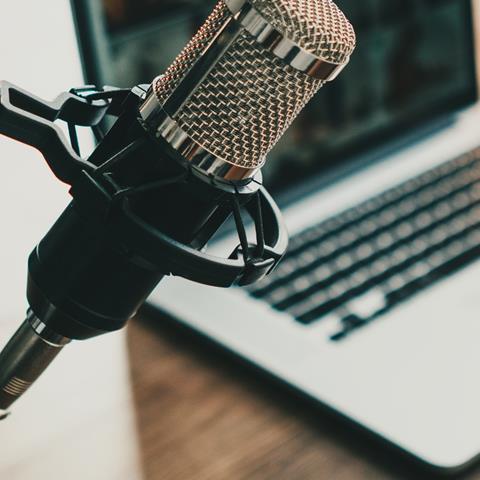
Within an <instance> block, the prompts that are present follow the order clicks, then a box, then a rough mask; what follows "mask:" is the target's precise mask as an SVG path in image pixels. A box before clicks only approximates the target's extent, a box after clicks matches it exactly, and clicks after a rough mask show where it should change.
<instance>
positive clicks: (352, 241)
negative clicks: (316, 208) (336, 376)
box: [249, 148, 480, 341]
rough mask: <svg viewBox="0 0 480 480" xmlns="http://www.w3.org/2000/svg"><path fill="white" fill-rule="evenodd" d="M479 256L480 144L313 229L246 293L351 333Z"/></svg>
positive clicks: (339, 334)
mask: <svg viewBox="0 0 480 480" xmlns="http://www.w3.org/2000/svg"><path fill="white" fill-rule="evenodd" d="M479 253H480V148H479V149H476V150H474V151H472V152H470V153H468V154H465V155H462V156H461V157H458V158H456V159H454V160H452V161H449V162H447V163H445V164H442V165H440V166H439V167H436V168H434V169H432V170H430V171H427V172H426V173H424V174H422V175H420V176H418V177H415V178H413V179H411V180H409V181H407V182H405V183H403V184H401V185H399V186H397V187H394V188H392V189H390V190H387V191H385V192H384V193H382V194H380V195H378V196H375V197H373V198H371V199H369V200H367V201H366V202H364V203H362V204H360V205H358V206H356V207H354V208H351V209H349V210H346V211H344V212H343V213H340V214H339V215H337V216H335V217H332V218H330V219H328V220H326V221H323V222H322V223H320V224H318V225H315V226H313V227H311V228H309V229H307V230H305V231H303V232H301V233H300V234H298V235H296V236H294V237H293V238H292V239H291V241H290V249H289V252H288V253H287V255H286V257H285V259H284V260H283V261H282V263H281V264H280V265H279V267H278V268H277V270H276V271H275V272H273V274H272V275H271V276H269V277H268V278H266V279H264V280H263V281H261V282H259V283H257V284H256V285H254V286H252V287H250V288H249V292H250V294H251V295H252V296H253V297H255V298H257V299H260V300H262V301H265V302H268V303H269V304H270V305H271V306H272V307H273V308H275V309H277V310H279V311H281V312H286V313H289V314H290V315H292V316H293V317H294V318H295V319H296V320H297V321H298V322H300V323H302V324H306V325H310V324H314V323H315V322H321V321H322V320H325V319H326V318H329V317H330V318H331V317H332V316H335V317H336V318H338V320H339V321H338V331H334V332H333V334H332V336H331V339H332V340H334V341H339V340H342V339H344V338H346V337H347V336H348V335H350V334H351V333H352V332H354V331H356V330H357V329H358V328H361V327H363V326H365V325H367V324H369V323H370V322H372V321H373V320H374V319H376V318H378V317H379V316H381V315H382V314H384V313H385V312H387V311H389V310H390V309H392V308H394V307H395V306H396V305H398V304H399V303H400V302H402V301H405V300H407V299H408V298H410V297H411V296H413V295H415V294H417V293H418V292H419V291H420V290H422V289H424V288H427V287H428V286H429V285H432V284H433V283H434V282H436V281H438V280H440V279H442V278H444V277H445V276H447V275H449V274H451V273H453V272H454V271H456V270H458V269H459V268H461V267H463V266H465V265H466V264H468V263H470V262H472V261H473V260H475V259H476V258H477V256H478V255H479Z"/></svg>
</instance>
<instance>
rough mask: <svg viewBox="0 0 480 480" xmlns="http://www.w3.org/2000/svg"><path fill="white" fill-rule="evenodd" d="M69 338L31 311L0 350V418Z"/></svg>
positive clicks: (5, 414) (45, 367)
mask: <svg viewBox="0 0 480 480" xmlns="http://www.w3.org/2000/svg"><path fill="white" fill-rule="evenodd" d="M69 342H70V339H68V338H65V337H62V336H61V335H58V334H56V333H55V332H53V331H52V330H50V329H49V328H48V327H47V326H46V325H45V324H44V323H43V322H42V321H41V320H40V319H39V318H37V317H36V316H35V315H34V314H33V312H32V311H29V312H28V315H27V319H26V320H25V321H24V322H23V323H22V325H21V326H20V328H19V329H18V330H17V332H16V333H15V335H14V336H13V337H12V338H11V340H10V341H9V342H8V344H7V345H6V347H5V348H4V349H3V351H2V352H1V353H0V420H3V419H4V418H6V417H7V416H8V413H9V412H8V408H9V407H10V406H11V405H12V404H13V402H15V401H16V400H18V398H20V397H21V396H22V395H23V394H24V393H25V392H26V391H27V390H28V388H29V387H30V386H31V385H32V384H33V383H34V382H35V381H36V380H37V379H38V377H40V375H41V374H42V373H43V372H44V371H45V370H46V369H47V367H48V366H49V365H50V363H52V361H53V360H54V359H55V357H56V356H57V355H58V354H59V353H60V352H61V350H62V349H63V347H64V346H65V345H67V344H68V343H69Z"/></svg>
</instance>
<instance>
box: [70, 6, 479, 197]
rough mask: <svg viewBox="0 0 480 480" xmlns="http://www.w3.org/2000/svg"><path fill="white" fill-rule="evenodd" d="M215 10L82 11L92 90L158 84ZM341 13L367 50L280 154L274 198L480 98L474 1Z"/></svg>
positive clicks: (273, 174) (269, 175)
mask: <svg viewBox="0 0 480 480" xmlns="http://www.w3.org/2000/svg"><path fill="white" fill-rule="evenodd" d="M214 3H215V2H214V1H212V0H208V1H205V0H83V2H82V1H80V2H73V4H74V8H75V9H77V14H78V19H79V20H81V22H83V24H82V23H79V33H80V40H81V46H82V48H83V52H84V58H85V60H86V63H87V64H86V65H85V67H86V72H87V77H88V80H89V81H91V82H100V83H102V82H104V83H109V84H114V85H119V86H132V85H134V84H137V83H148V82H150V81H151V80H152V79H153V78H154V77H155V76H157V75H158V74H159V73H161V72H162V71H164V70H165V69H166V67H167V66H168V65H169V64H170V63H171V62H172V60H173V59H174V58H175V56H176V55H177V54H178V53H179V51H180V50H181V49H182V48H183V46H184V45H185V44H186V43H187V42H188V40H189V39H190V38H191V37H192V35H193V34H194V33H195V31H196V29H197V28H198V26H199V25H200V24H201V23H202V22H203V20H204V18H205V16H206V14H208V11H209V9H211V8H212V6H213V5H214ZM336 3H337V4H338V5H339V7H340V8H341V9H342V10H343V11H344V12H345V13H346V15H347V17H348V18H349V19H350V20H351V22H352V23H353V25H354V27H355V30H356V32H357V37H358V42H357V43H358V47H357V49H356V51H355V53H354V55H353V57H352V60H351V62H350V64H349V66H348V67H347V68H346V70H344V72H343V73H342V74H341V76H340V77H339V78H338V79H337V80H336V81H335V82H333V83H332V84H328V85H327V86H325V87H324V88H323V89H322V90H321V91H320V94H319V95H318V96H317V97H316V98H315V99H314V101H312V102H311V103H310V104H309V106H308V107H307V109H306V110H305V111H304V112H303V114H302V115H301V116H300V117H299V119H298V120H297V121H296V122H295V124H294V126H293V127H292V128H291V129H290V130H289V132H288V133H287V135H286V136H285V138H284V139H283V140H282V141H281V142H280V144H279V145H278V146H277V147H276V148H275V149H274V151H273V152H272V153H271V156H270V160H269V162H268V163H267V167H266V168H265V176H266V183H267V186H268V187H269V188H270V189H272V190H273V191H274V192H279V191H280V190H283V189H286V188H289V187H293V186H294V185H296V184H299V183H303V182H305V181H306V180H307V179H308V180H310V179H311V178H313V177H314V176H317V175H321V174H322V172H325V170H326V169H329V168H331V167H332V166H334V165H338V164H339V163H342V162H345V161H347V160H349V159H350V158H352V157H353V156H354V155H356V154H358V153H360V152H362V151H365V150H368V149H371V148H373V147H375V146H378V145H381V144H382V143H383V142H386V141H388V140H391V139H392V138H394V137H396V136H399V135H403V134H406V133H408V132H411V131H412V130H414V129H416V128H418V127H419V125H421V124H426V123H427V122H430V121H432V120H434V119H438V118H440V117H443V116H445V115H446V114H448V113H450V112H453V111H456V110H458V109H459V108H460V107H462V106H465V105H468V104H469V103H471V102H473V101H474V100H475V98H476V76H475V65H474V64H475V62H474V51H473V28H472V15H471V4H470V0H388V1H385V0H362V1H358V0H338V1H337V2H336ZM82 9H83V10H85V9H90V13H89V14H86V12H85V11H82ZM99 18H100V21H99ZM85 22H86V23H85ZM88 22H90V23H92V24H95V25H96V26H95V28H92V26H91V25H88ZM102 52H103V53H102ZM100 55H102V56H101V61H100V60H99V58H100Z"/></svg>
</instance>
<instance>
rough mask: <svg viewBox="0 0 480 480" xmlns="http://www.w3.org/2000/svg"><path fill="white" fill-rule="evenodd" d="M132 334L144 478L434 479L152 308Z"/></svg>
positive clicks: (478, 474) (474, 475)
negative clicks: (171, 323)
mask: <svg viewBox="0 0 480 480" xmlns="http://www.w3.org/2000/svg"><path fill="white" fill-rule="evenodd" d="M128 338H129V350H130V363H131V371H132V383H133V393H134V399H135V404H136V415H137V425H138V432H139V441H140V449H141V457H142V463H143V471H144V475H145V480H164V479H165V480H170V479H172V480H217V479H218V480H226V479H228V480H237V479H245V480H246V479H248V480H257V479H258V480H270V479H272V480H310V479H315V480H318V479H328V480H356V479H368V480H374V479H379V480H380V479H381V480H388V479H408V480H412V479H416V478H418V479H422V480H425V479H428V478H436V477H435V476H434V475H427V474H426V472H425V471H424V470H422V469H419V468H418V466H416V465H414V464H412V463H411V462H409V461H407V460H405V459H401V458H400V456H399V455H398V454H397V453H396V452H395V453H393V452H390V451H388V450H387V449H385V448H384V447H383V446H381V445H379V444H378V443H377V442H376V441H375V440H372V439H368V438H367V436H366V435H365V434H363V433H360V432H354V431H353V429H352V428H351V427H350V426H349V425H344V424H342V422H341V421H339V420H337V419H336V418H333V417H332V416H330V415H329V414H327V413H326V412H323V411H320V409H318V408H317V407H314V406H312V405H310V404H309V403H308V402H307V401H305V400H303V399H301V398H298V397H296V396H295V395H294V394H291V393H289V392H287V391H286V390H285V388H284V387H281V386H278V385H275V384H274V383H273V382H271V381H268V380H266V379H265V378H262V376H261V375H258V374H255V373H254V372H252V371H251V370H250V369H249V368H245V366H242V365H240V364H239V362H238V361H236V360H233V359H231V358H230V357H228V356H227V355H225V354H223V353H221V352H218V351H215V349H213V348H212V347H211V346H209V345H206V344H205V342H202V341H199V340H198V339H197V338H196V337H194V336H192V335H191V334H189V333H187V332H182V331H180V330H179V329H178V328H175V327H172V326H171V325H169V324H168V323H166V322H164V321H162V319H161V318H160V317H159V316H158V315H151V314H150V313H148V312H145V313H142V318H141V319H138V320H137V321H136V322H134V323H132V324H131V326H130V330H129V334H128ZM454 478H465V479H468V480H475V479H480V468H477V469H475V470H473V471H470V472H468V474H466V475H463V476H462V477H459V476H456V477H454Z"/></svg>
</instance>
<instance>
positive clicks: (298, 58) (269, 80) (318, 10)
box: [0, 0, 355, 418]
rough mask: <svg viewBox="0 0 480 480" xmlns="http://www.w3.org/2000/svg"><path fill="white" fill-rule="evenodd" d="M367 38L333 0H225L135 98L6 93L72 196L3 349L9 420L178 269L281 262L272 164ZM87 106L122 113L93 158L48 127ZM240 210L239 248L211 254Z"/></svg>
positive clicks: (217, 270) (234, 270)
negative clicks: (49, 377) (272, 154)
mask: <svg viewBox="0 0 480 480" xmlns="http://www.w3.org/2000/svg"><path fill="white" fill-rule="evenodd" d="M354 46H355V36H354V33H353V29H352V27H351V25H350V24H349V23H348V21H347V20H346V18H345V17H344V15H343V14H342V13H341V12H340V10H339V9H338V8H337V7H336V6H335V5H334V4H333V3H332V2H331V1H330V0H298V1H296V2H289V1H287V0H280V1H273V0H220V1H219V3H218V4H217V6H216V7H215V9H214V11H213V12H212V14H211V15H210V17H209V18H208V19H207V21H206V23H205V24H204V25H203V26H202V28H201V29H200V31H199V32H198V33H197V35H196V36H195V37H194V38H193V39H192V41H191V42H190V43H189V44H188V45H187V46H186V48H185V49H184V50H183V52H181V54H180V55H179V56H178V58H177V59H176V60H175V61H174V63H173V64H172V66H171V67H170V68H169V69H168V70H167V71H166V72H165V74H164V75H162V76H160V77H158V78H157V79H155V80H154V81H153V83H152V84H151V85H150V86H149V87H142V86H138V87H136V88H134V89H133V90H132V91H131V92H130V93H129V94H128V95H124V96H122V97H121V101H115V98H116V95H117V93H115V92H113V93H111V92H108V91H106V92H103V93H94V94H90V95H89V96H88V97H83V98H80V100H79V98H78V97H77V98H76V99H75V98H72V96H67V97H65V98H63V99H62V102H58V104H55V102H54V104H48V105H47V104H42V105H41V106H40V107H39V103H41V102H40V100H39V99H33V97H29V95H28V94H27V93H25V92H23V93H19V91H18V90H16V91H15V95H10V96H9V95H8V93H9V91H8V89H4V91H3V92H2V95H1V96H0V102H1V105H0V106H2V107H3V109H4V111H3V116H2V110H1V109H0V132H2V133H5V134H7V135H9V136H11V137H13V138H16V139H17V140H21V141H24V142H25V143H29V144H31V145H34V146H36V147H37V148H39V149H40V150H41V151H42V153H44V156H45V158H46V159H47V162H49V164H50V166H51V167H52V170H53V171H54V172H55V173H56V174H57V176H58V177H59V178H60V179H61V180H63V181H66V182H67V183H68V184H70V185H71V187H72V188H71V194H72V197H73V201H72V203H71V204H70V205H69V206H68V207H67V209H66V210H65V212H64V213H63V214H62V216H61V217H60V218H59V219H58V221H57V222H56V223H55V225H54V226H53V227H52V229H51V230H50V231H49V232H48V233H47V235H46V236H45V237H44V238H43V240H42V241H41V242H40V243H39V244H38V246H37V247H36V248H35V250H34V251H33V252H32V254H31V255H30V258H29V261H28V267H29V268H28V270H29V275H28V285H27V298H28V302H29V305H30V310H29V314H28V317H27V320H26V322H25V323H24V324H23V325H22V326H21V327H20V329H19V331H18V332H17V334H16V335H15V336H14V337H13V338H12V340H11V341H10V342H9V344H8V345H7V347H6V348H5V349H4V351H3V352H2V353H0V371H1V373H0V418H1V417H2V416H4V415H5V412H6V410H7V408H8V407H9V406H10V405H11V404H12V403H13V401H15V400H16V399H17V398H18V397H19V396H20V395H22V394H23V393H24V391H25V390H26V389H27V388H28V386H29V385H31V383H32V382H33V381H35V380H36V379H37V378H38V376H39V375H40V374H41V373H42V371H43V370H44V369H45V368H46V367H47V366H48V364H49V363H50V362H51V361H52V360H53V359H54V358H55V357H56V355H57V354H58V353H59V351H60V350H61V349H62V348H63V347H64V346H65V345H66V344H67V343H68V342H69V341H70V340H84V339H88V338H91V337H94V336H97V335H101V334H104V333H108V332H111V331H115V330H119V329H121V328H123V327H124V325H125V324H126V322H127V321H128V320H129V319H130V318H132V317H133V316H134V315H135V313H136V312H137V310H138V309H139V307H140V306H141V305H142V304H143V303H144V302H145V300H146V298H147V297H148V296H149V294H150V293H151V292H152V290H153V289H154V288H155V287H156V286H157V284H158V283H159V282H160V281H161V280H162V278H163V277H164V276H166V275H179V276H183V277H185V278H188V279H191V280H193V281H198V282H201V283H204V284H208V285H215V286H221V287H228V286H231V285H235V284H239V285H244V284H249V283H252V282H254V281H256V280H259V279H261V278H263V277H264V276H265V275H267V274H268V273H270V272H271V271H272V269H273V268H274V267H275V266H276V264H277V263H278V262H279V261H280V259H281V257H282V255H283V254H284V253H285V250H286V248H287V243H288V239H287V236H286V233H285V230H284V226H283V223H282V221H281V217H280V214H279V211H278V208H277V207H276V205H275V204H274V202H273V200H272V199H271V197H270V196H269V195H268V194H267V193H266V191H265V190H264V188H263V186H262V174H261V167H262V166H263V165H264V163H265V161H266V157H267V155H268V153H269V151H270V150H271V149H272V148H273V147H274V145H275V144H276V143H277V142H278V140H279V139H280V138H281V136H282V135H283V134H284V132H285V131H286V129H287V128H288V127H289V126H290V124H291V123H292V121H293V120H294V119H295V118H296V116H297V115H298V114H299V113H300V112H301V110H302V109H303V108H304V106H305V105H306V104H307V103H308V101H309V100H310V99H311V98H312V97H313V95H314V94H315V93H316V92H317V91H318V89H319V88H320V87H321V86H323V85H324V83H325V82H327V81H330V80H333V79H334V78H335V77H336V76H337V75H338V73H339V72H340V71H341V70H342V69H343V68H344V66H345V65H346V64H347V63H348V60H349V57H350V54H351V53H352V51H353V48H354ZM21 95H23V96H24V97H28V98H30V100H32V101H31V104H32V107H31V112H30V113H29V114H28V115H27V114H25V112H21V111H20V105H22V106H24V105H25V104H26V103H27V102H26V101H25V100H23V101H22V102H18V104H17V105H14V99H17V100H18V98H20V97H21ZM108 95H110V96H108ZM118 96H119V98H120V95H118ZM105 98H109V99H110V100H111V101H110V103H109V102H105ZM102 101H103V102H104V103H102ZM9 102H10V103H9ZM75 102H77V104H78V105H77V106H76V110H75V109H74V108H73V107H72V104H73V103H75ZM74 110H75V111H76V112H77V113H78V114H79V115H80V113H81V118H82V121H83V123H81V122H80V123H81V124H83V125H86V124H88V125H91V126H95V125H97V124H98V122H99V121H100V120H101V119H102V118H103V117H104V116H105V115H106V114H114V115H115V116H117V117H118V120H117V122H116V123H115V125H114V126H113V127H112V128H111V130H110V131H109V132H108V133H107V135H106V136H105V138H103V139H102V141H101V142H100V143H99V145H98V146H97V148H96V149H95V151H94V152H93V154H92V155H91V156H90V157H89V158H88V161H82V160H81V159H80V158H79V156H78V155H75V152H72V151H71V148H70V147H69V146H65V142H64V141H63V140H61V141H60V140H59V138H60V139H61V134H60V133H59V131H58V129H56V127H54V126H52V125H46V120H49V121H51V122H53V121H54V120H55V119H57V118H61V119H66V120H67V121H71V117H72V112H73V111H74ZM33 111H35V114H33V113H32V112H33ZM7 114H8V115H10V116H8V115H7ZM39 117H42V118H41V119H40V118H39ZM70 123H71V122H70ZM77 123H78V122H77ZM29 130H32V132H34V133H35V134H36V135H33V134H32V135H31V137H30V136H29V135H26V134H25V132H26V131H29ZM40 133H41V134H40ZM47 140H48V141H47ZM74 143H75V142H74V141H73V137H72V145H73V144H74ZM64 157H68V158H70V159H71V162H70V164H69V165H70V167H71V168H67V167H66V166H65V162H64ZM241 209H246V210H247V211H248V213H249V214H250V216H251V217H252V220H253V221H254V224H255V227H256V239H255V240H256V241H255V242H251V241H250V240H249V239H248V238H247V235H246V233H245V227H244V224H243V220H242V215H241ZM232 214H233V217H234V219H235V224H236V227H237V231H238V235H239V241H240V245H239V246H238V247H237V248H236V250H235V251H234V252H232V254H231V255H230V257H229V258H228V259H225V260H222V259H217V258H215V257H209V256H208V255H207V254H206V253H205V248H206V246H207V245H208V242H209V241H210V240H211V238H212V237H213V236H214V234H215V233H216V232H217V231H218V229H219V228H220V227H221V225H222V224H223V223H224V222H225V221H226V220H227V219H228V218H229V217H230V216H232ZM186 301H188V299H186Z"/></svg>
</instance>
